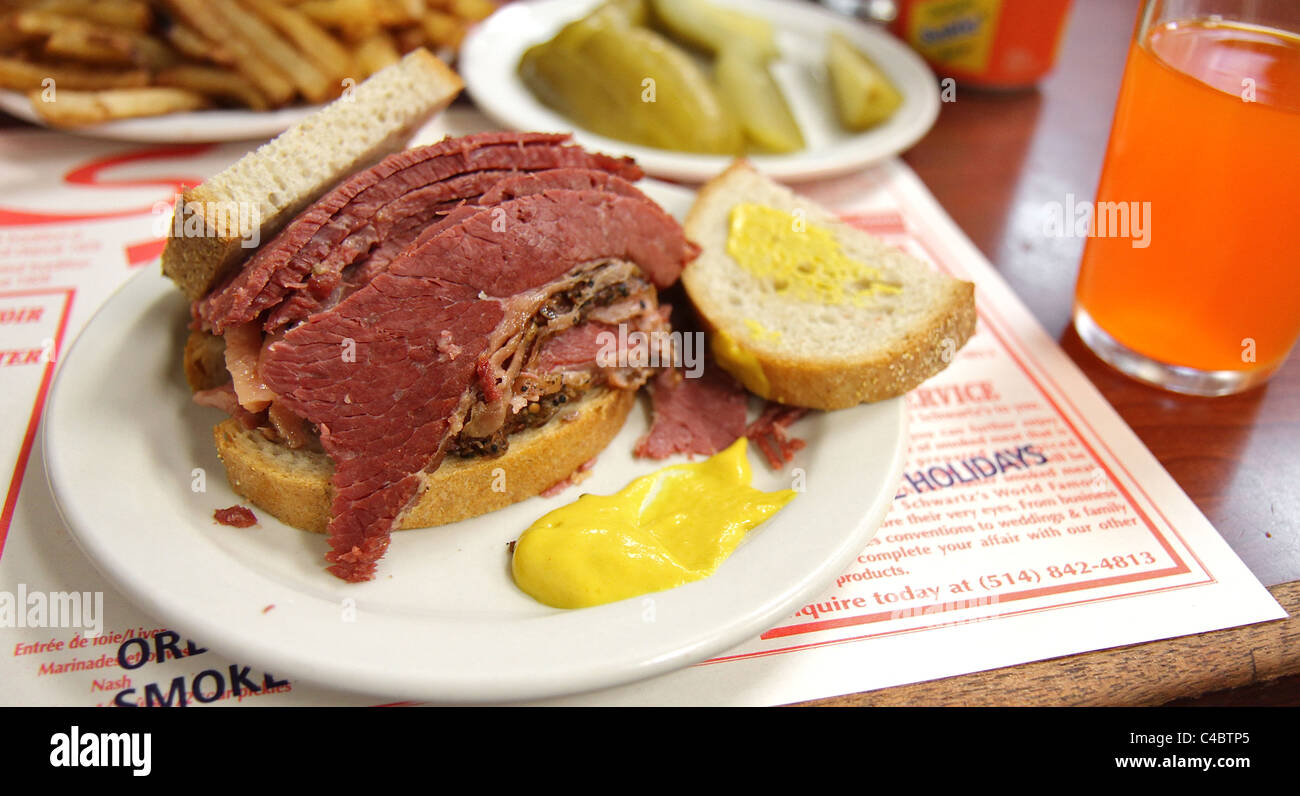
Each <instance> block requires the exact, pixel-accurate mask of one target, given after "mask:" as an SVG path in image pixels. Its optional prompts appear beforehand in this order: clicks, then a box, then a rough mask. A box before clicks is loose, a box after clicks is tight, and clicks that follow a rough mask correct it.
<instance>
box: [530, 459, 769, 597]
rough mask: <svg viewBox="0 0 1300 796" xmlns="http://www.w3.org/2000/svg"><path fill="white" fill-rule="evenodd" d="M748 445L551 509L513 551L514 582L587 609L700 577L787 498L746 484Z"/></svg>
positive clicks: (710, 571) (533, 592)
mask: <svg viewBox="0 0 1300 796" xmlns="http://www.w3.org/2000/svg"><path fill="white" fill-rule="evenodd" d="M746 447H747V446H746V441H745V438H744V437H741V438H740V439H738V440H736V441H735V442H734V443H733V444H732V445H731V446H730V447H729V448H727V449H726V450H724V451H722V452H720V453H718V454H715V455H714V456H711V457H710V458H708V459H706V460H704V461H701V462H691V463H688V464H677V465H672V466H669V467H665V468H663V469H661V470H658V471H656V472H654V473H651V474H649V475H645V476H642V477H640V478H638V479H636V480H635V481H633V482H632V483H630V484H628V485H627V486H626V487H624V488H623V489H622V490H620V491H618V492H616V493H614V494H612V495H583V496H582V497H580V498H578V499H577V500H576V501H574V502H573V503H570V504H569V505H567V506H563V507H561V508H558V509H556V510H555V511H552V512H551V513H549V514H547V515H546V516H544V517H542V518H541V519H539V520H538V521H537V522H535V523H533V524H532V525H531V526H530V527H529V528H528V530H526V531H524V533H523V535H521V536H520V537H519V540H518V542H517V543H516V544H515V552H514V558H513V560H512V562H511V571H512V573H513V575H514V579H515V583H516V584H517V585H518V586H519V588H520V589H522V590H523V591H524V592H525V593H527V594H528V595H530V596H531V597H533V598H534V599H536V600H537V601H538V602H541V603H545V604H546V605H551V606H555V607H556V608H585V607H587V606H592V605H601V604H602V603H608V602H614V601H615V600H623V599H626V598H628V597H635V596H637V595H641V594H648V593H650V592H656V591H663V590H664V589H671V588H674V587H676V586H681V585H682V584H684V583H690V582H691V581H696V580H700V579H701V578H706V577H708V576H709V575H711V574H713V572H714V571H715V570H716V569H717V568H718V566H719V565H721V564H722V562H723V561H725V560H726V558H727V557H728V556H729V555H731V553H732V551H733V550H735V549H736V545H738V544H740V540H741V539H742V538H743V537H744V535H745V533H746V532H748V531H749V530H750V529H751V528H753V527H754V526H756V525H758V524H760V523H762V522H763V521H764V520H766V519H767V518H768V517H771V516H772V515H773V514H775V513H776V512H778V511H780V510H781V508H782V507H783V506H785V504H786V503H789V502H790V500H791V499H792V498H793V497H794V495H795V493H794V491H793V490H789V489H785V490H780V491H777V492H763V491H762V490H759V489H755V488H754V487H752V486H750V481H751V478H752V472H751V470H750V467H749V459H748V457H747V455H746Z"/></svg>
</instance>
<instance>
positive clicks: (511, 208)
mask: <svg viewBox="0 0 1300 796" xmlns="http://www.w3.org/2000/svg"><path fill="white" fill-rule="evenodd" d="M640 176H641V171H640V169H638V168H637V167H636V166H635V165H634V164H633V163H632V162H631V161H630V160H627V159H615V158H610V157H606V156H603V155H598V154H592V153H588V152H585V151H583V150H582V149H581V148H579V147H577V146H574V145H572V144H569V143H568V142H567V136H562V135H550V134H540V133H491V134H483V135H474V136H468V137H463V138H456V139H447V140H444V141H442V142H440V143H438V144H434V145H432V146H427V147H423V148H417V149H411V150H407V151H404V152H399V153H397V154H395V155H392V156H390V157H388V158H387V159H385V160H383V161H381V162H380V163H378V164H377V165H375V166H374V167H372V168H370V169H367V170H365V171H362V172H360V173H358V174H356V175H354V176H351V177H350V178H348V179H346V180H344V181H343V182H342V183H341V184H339V185H338V186H337V187H336V188H334V189H333V190H332V191H330V192H329V193H327V194H326V195H325V196H323V197H322V198H320V199H319V200H318V201H317V202H315V203H314V204H313V205H311V206H310V207H308V208H307V209H306V210H305V211H303V212H302V213H300V214H299V215H298V216H297V217H296V218H295V219H294V220H293V221H291V222H290V223H289V224H288V225H287V226H286V227H285V228H284V229H283V230H282V231H281V232H280V233H279V234H278V235H277V236H275V237H274V238H273V239H271V240H270V241H269V242H267V243H266V244H265V245H264V246H263V247H262V248H261V249H260V250H258V251H257V252H256V253H255V254H253V256H251V257H250V258H249V259H248V260H247V261H246V262H245V263H244V264H243V266H242V267H241V268H240V269H239V270H238V271H237V272H236V273H234V274H232V275H231V276H229V277H228V278H227V279H226V280H225V281H224V282H222V283H220V284H218V285H217V286H216V287H215V288H214V289H213V290H212V291H211V292H209V293H208V294H207V295H206V296H204V297H203V298H201V299H200V300H198V301H196V302H194V304H193V306H192V314H193V317H194V324H193V330H194V331H193V333H192V335H191V341H190V345H189V346H188V349H189V351H190V352H191V355H190V359H191V361H192V362H193V363H194V364H193V366H192V367H191V368H190V369H189V370H190V372H191V375H192V378H191V382H192V384H194V385H195V386H200V387H204V388H205V389H202V390H200V391H199V392H198V393H197V394H196V400H198V401H199V402H200V403H203V404H206V405H212V406H218V407H221V408H223V409H225V410H227V411H228V412H230V413H231V415H232V416H233V417H235V418H236V419H238V420H239V421H240V422H241V423H242V424H243V425H244V426H245V427H246V428H249V429H257V430H258V431H259V432H260V433H261V434H262V435H264V436H265V437H266V439H268V440H272V441H274V442H276V443H278V444H280V445H283V446H285V447H287V448H290V449H305V450H312V449H315V450H319V451H323V452H324V453H325V454H327V455H328V457H329V458H330V460H332V462H333V466H334V470H333V476H332V479H331V483H332V506H331V511H330V520H329V524H328V532H329V535H330V547H331V551H330V552H329V553H328V554H327V556H326V557H327V560H328V561H329V562H330V563H331V565H332V566H331V567H330V571H331V572H333V573H334V574H335V575H337V576H339V577H341V578H343V579H345V580H349V581H360V580H368V579H370V578H372V577H373V575H374V572H375V567H376V562H377V561H378V560H379V559H380V557H381V556H382V555H383V553H384V551H385V550H386V548H387V546H388V541H389V534H390V531H391V530H392V529H393V528H394V526H395V524H396V523H397V522H398V520H399V518H400V516H401V515H402V514H403V512H404V511H406V510H407V509H408V508H409V507H410V506H411V505H412V503H413V501H415V500H416V499H417V498H418V496H419V495H420V492H421V490H422V486H423V483H424V481H423V476H424V475H425V474H427V473H430V472H433V471H435V470H437V468H438V467H439V466H440V464H441V462H442V461H443V459H444V457H445V456H447V455H448V454H453V455H456V456H462V457H474V456H500V455H503V454H505V453H506V452H507V450H508V449H509V446H510V441H511V438H512V435H514V434H516V433H518V432H520V431H523V430H526V429H529V428H534V427H537V426H539V425H541V424H544V423H546V422H547V421H548V420H550V419H551V418H552V417H553V416H554V415H556V414H557V413H563V412H564V411H566V410H565V407H566V406H572V404H573V403H574V402H575V401H578V400H580V399H581V398H582V396H583V395H585V394H587V393H589V392H592V391H596V390H622V391H634V390H636V389H637V388H639V387H640V386H641V385H642V384H643V383H644V382H645V381H646V380H647V379H648V378H650V377H651V376H653V375H654V372H655V371H654V369H652V368H649V367H640V366H628V365H627V364H626V361H625V360H623V359H618V358H616V359H615V360H609V361H605V360H600V361H598V357H597V352H598V350H599V349H600V347H601V345H602V340H606V339H609V338H608V337H605V336H602V334H601V333H602V332H614V331H615V330H617V329H618V327H620V326H625V327H626V328H625V329H624V330H623V335H622V339H626V337H627V335H628V334H629V333H630V332H637V331H639V332H645V333H647V335H646V338H645V339H648V340H651V341H664V340H667V339H668V338H667V335H666V334H655V332H667V331H668V329H669V322H668V313H667V308H666V307H664V308H661V307H660V306H659V303H658V292H657V291H658V289H660V288H664V287H667V286H669V285H671V284H672V283H673V282H675V281H676V280H677V278H678V276H679V274H680V273H681V270H682V268H683V267H684V266H685V265H686V264H687V263H688V262H689V261H690V260H691V259H692V258H693V257H694V256H695V255H696V253H697V249H696V247H695V246H694V245H693V244H691V243H690V242H688V241H687V240H686V238H685V236H684V234H683V232H682V229H681V227H680V226H679V225H678V224H677V222H676V221H675V220H674V219H673V218H671V217H670V216H669V215H667V214H666V213H665V212H664V211H663V210H662V209H661V208H660V207H659V206H658V205H656V204H655V203H654V202H652V201H651V200H649V199H648V198H647V197H645V196H644V195H643V194H642V193H641V192H640V191H639V190H637V189H636V188H635V187H633V186H632V185H631V182H630V181H631V180H636V179H638V178H640ZM612 336H613V337H616V338H617V337H618V335H616V334H615V335H612ZM222 341H224V350H223V348H222ZM218 352H220V353H218ZM671 358H672V356H671V352H670V351H664V352H658V354H657V355H656V356H655V357H651V358H650V361H658V362H668V361H670V360H671ZM638 361H641V360H638ZM223 364H224V368H223V367H222V365H223ZM195 373H198V374H200V375H199V377H197V378H196V377H194V375H193V374H195ZM227 373H228V375H229V378H228V379H227V378H226V374H227ZM237 488H238V485H237Z"/></svg>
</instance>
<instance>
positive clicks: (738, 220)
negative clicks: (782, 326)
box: [727, 202, 900, 306]
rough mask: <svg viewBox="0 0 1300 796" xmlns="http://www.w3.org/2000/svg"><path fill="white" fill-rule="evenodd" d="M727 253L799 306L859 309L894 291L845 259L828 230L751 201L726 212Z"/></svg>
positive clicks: (877, 276)
mask: <svg viewBox="0 0 1300 796" xmlns="http://www.w3.org/2000/svg"><path fill="white" fill-rule="evenodd" d="M727 254H729V255H731V257H732V259H734V260H735V261H736V262H737V263H739V264H740V266H741V267H742V268H744V269H745V270H747V271H749V272H750V273H751V274H753V275H754V276H757V277H759V278H760V279H764V280H767V281H768V282H769V283H770V284H771V285H772V289H773V290H774V291H775V292H776V293H778V294H784V295H788V296H791V297H793V298H797V299H800V300H802V301H811V302H817V303H820V304H844V303H846V302H849V303H853V304H855V305H857V306H863V305H865V304H866V303H868V302H869V301H870V300H871V298H872V297H873V296H875V295H876V294H877V293H897V292H898V291H899V290H900V288H899V287H898V286H897V285H890V284H887V283H884V282H881V281H880V272H879V271H878V270H876V269H875V268H872V267H871V266H868V265H865V264H864V263H860V262H858V261H857V260H854V259H852V258H850V257H848V256H847V255H845V254H844V252H843V251H842V250H841V249H840V244H839V242H838V241H836V240H835V235H834V234H833V233H832V232H831V231H830V230H829V229H826V228H825V227H820V226H817V225H816V224H810V223H808V221H807V220H806V219H805V218H803V217H802V216H796V215H794V214H793V213H787V212H785V211H784V210H777V209H776V208H774V207H768V206H767V205H760V204H754V203H753V202H742V203H740V204H738V205H736V206H735V207H733V208H731V215H730V221H729V224H728V230H727Z"/></svg>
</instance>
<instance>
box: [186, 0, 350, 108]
mask: <svg viewBox="0 0 1300 796" xmlns="http://www.w3.org/2000/svg"><path fill="white" fill-rule="evenodd" d="M209 2H211V3H212V4H214V5H215V6H216V7H217V9H218V10H219V11H220V12H221V14H222V15H223V16H225V18H226V21H227V22H228V23H229V24H230V26H231V27H232V28H233V29H234V30H235V32H236V35H238V36H240V37H242V38H243V39H244V40H245V41H247V42H248V43H249V44H250V45H251V46H252V47H253V48H255V49H256V50H257V51H258V52H260V53H261V54H262V55H264V56H265V57H266V60H268V61H270V62H271V63H272V64H275V66H276V67H278V68H279V69H280V71H281V72H283V73H284V74H286V75H288V76H289V79H290V80H292V81H293V83H294V85H296V86H297V87H298V90H299V91H300V92H301V93H302V95H303V96H304V97H306V98H307V100H308V101H309V102H322V101H324V100H325V99H326V98H328V97H329V96H331V92H332V91H333V90H334V89H335V88H336V84H335V83H334V82H333V81H331V80H330V79H329V78H327V77H326V76H325V75H324V74H323V73H322V72H321V71H320V70H319V69H317V68H316V66H315V65H314V64H312V62H311V61H309V60H308V59H307V58H306V57H304V56H303V55H302V54H301V53H299V52H298V51H297V50H295V49H294V48H293V45H291V44H289V42H287V41H285V40H284V39H283V38H282V37H281V36H280V34H278V33H276V32H275V29H274V28H272V27H271V26H270V25H267V24H266V23H265V22H263V21H262V20H261V18H260V17H258V16H257V15H256V14H254V13H252V12H251V11H249V10H248V9H246V8H244V7H243V6H241V5H239V4H238V3H236V2H235V0H209ZM333 93H337V92H333Z"/></svg>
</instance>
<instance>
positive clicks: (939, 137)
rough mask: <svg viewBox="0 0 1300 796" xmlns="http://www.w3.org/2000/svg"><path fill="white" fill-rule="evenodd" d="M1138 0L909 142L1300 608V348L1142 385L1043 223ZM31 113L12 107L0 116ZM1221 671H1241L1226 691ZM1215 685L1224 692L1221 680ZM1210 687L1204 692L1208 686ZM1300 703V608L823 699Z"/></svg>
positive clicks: (1188, 483) (1199, 496)
mask: <svg viewBox="0 0 1300 796" xmlns="http://www.w3.org/2000/svg"><path fill="white" fill-rule="evenodd" d="M1136 9H1137V0H1076V3H1075V9H1074V11H1073V12H1072V15H1071V19H1070V22H1069V29H1068V31H1067V34H1066V39H1065V41H1064V43H1063V47H1062V51H1061V59H1060V62H1059V64H1058V67H1057V69H1056V71H1055V73H1054V74H1053V75H1052V76H1051V77H1050V78H1048V79H1047V80H1046V81H1044V82H1043V83H1042V85H1041V86H1040V87H1039V89H1038V90H1037V91H1030V92H1021V93H1008V94H988V93H983V94H982V93H979V92H976V91H973V90H966V89H964V88H962V87H960V86H958V92H957V101H956V102H953V103H948V104H945V105H944V107H943V110H942V113H941V114H940V117H939V121H938V123H937V124H936V126H935V128H934V130H933V131H931V132H930V134H929V135H928V136H927V137H926V138H925V140H923V141H922V142H921V143H920V144H918V145H917V146H916V147H915V148H913V149H912V150H911V151H910V152H909V153H908V154H907V155H906V157H905V160H906V161H907V162H908V164H910V165H911V166H912V168H913V169H915V170H916V172H917V173H918V174H920V176H921V178H922V179H923V180H924V181H925V183H926V184H927V185H928V186H929V187H930V189H931V190H932V191H933V192H934V194H935V196H937V197H938V199H939V201H940V203H942V205H943V206H944V207H945V208H946V209H947V211H948V213H949V214H951V215H952V217H953V218H954V219H956V221H957V223H958V225H960V226H961V228H962V229H963V230H965V231H966V234H967V235H969V236H970V238H971V239H972V240H973V241H974V242H975V245H976V246H978V247H979V248H980V250H981V251H983V252H984V254H985V255H986V256H987V257H988V258H989V259H990V260H991V261H992V262H993V265H994V266H995V267H996V268H997V269H998V270H999V271H1000V272H1001V273H1002V275H1003V276H1004V277H1005V278H1006V280H1007V281H1008V282H1010V283H1011V286H1012V287H1013V288H1014V289H1015V290H1016V292H1017V293H1019V294H1020V296H1021V297H1022V298H1023V299H1024V301H1025V303H1026V304H1027V305H1028V306H1029V309H1030V310H1031V311H1032V312H1033V313H1034V315H1035V316H1037V318H1038V319H1039V321H1040V322H1042V324H1043V325H1044V326H1045V327H1046V328H1047V330H1048V332H1049V333H1051V334H1052V335H1054V336H1056V337H1057V339H1059V340H1060V342H1061V345H1062V346H1063V347H1064V349H1065V351H1066V353H1067V354H1069V356H1070V357H1071V358H1072V359H1074V361H1075V362H1076V363H1077V364H1078V365H1079V367H1081V368H1082V369H1083V371H1084V373H1086V374H1087V375H1088V377H1089V378H1090V379H1091V380H1092V381H1093V383H1094V384H1096V385H1097V387H1098V389H1100V390H1101V392H1102V394H1103V395H1105V396H1106V398H1107V399H1108V400H1109V401H1110V402H1111V404H1112V405H1114V407H1115V408H1116V410H1118V411H1119V413H1120V415H1121V416H1122V417H1123V418H1124V420H1125V421H1127V422H1128V424H1129V425H1130V426H1132V427H1133V430H1134V431H1136V432H1137V435H1138V436H1139V437H1140V438H1141V439H1142V441H1143V442H1144V443H1146V445H1147V446H1148V447H1150V449H1151V450H1152V452H1153V453H1154V454H1155V456H1156V458H1158V459H1159V460H1160V462H1161V463H1162V464H1163V465H1164V466H1165V467H1166V468H1167V469H1168V470H1169V472H1170V473H1171V474H1172V475H1173V477H1174V479H1175V480H1176V481H1177V482H1178V483H1179V484H1180V485H1181V486H1182V488H1183V489H1184V490H1185V491H1186V492H1187V494H1188V495H1189V496H1190V497H1191V498H1192V500H1193V501H1194V502H1195V503H1196V504H1197V505H1198V506H1199V507H1200V508H1201V510H1202V511H1203V512H1205V514H1206V516H1207V517H1208V518H1209V519H1210V522H1211V523H1213V525H1214V526H1215V527H1216V528H1218V529H1219V531H1220V532H1221V533H1222V534H1223V535H1224V537H1225V538H1226V539H1227V540H1228V542H1229V543H1230V544H1231V545H1232V547H1233V549H1235V550H1236V552H1237V554H1238V555H1239V556H1241V558H1242V559H1243V560H1244V561H1245V562H1246V564H1247V565H1248V566H1249V567H1250V568H1251V570H1252V571H1253V572H1254V573H1255V574H1256V575H1257V576H1258V577H1259V578H1260V580H1262V581H1263V582H1264V583H1265V585H1268V586H1270V587H1271V591H1272V592H1273V594H1274V595H1275V596H1276V597H1277V599H1278V601H1279V602H1281V604H1282V605H1283V606H1284V607H1285V608H1286V609H1287V612H1288V613H1289V614H1291V615H1292V616H1293V617H1296V616H1297V615H1300V529H1298V528H1297V525H1298V524H1300V523H1298V522H1297V519H1298V518H1300V489H1296V488H1295V486H1294V485H1296V484H1300V362H1297V361H1296V360H1297V359H1300V357H1292V359H1291V361H1290V362H1289V363H1288V364H1287V365H1286V366H1284V368H1283V369H1282V371H1281V372H1280V373H1279V374H1278V375H1277V376H1276V377H1275V378H1274V379H1273V381H1272V382H1271V383H1270V384H1269V385H1268V386H1266V387H1265V388H1263V389H1258V390H1254V391H1252V392H1249V393H1246V394H1243V395H1238V396H1233V397H1228V398H1216V399H1198V398H1186V397H1180V396H1176V395H1171V394H1168V393H1164V392H1161V391H1158V390H1154V389H1151V388H1148V387H1145V386H1143V385H1141V384H1138V383H1137V382H1134V381H1131V380H1129V379H1128V378H1126V377H1124V376H1122V375H1120V374H1118V373H1116V372H1115V371H1113V370H1111V369H1110V368H1109V367H1107V366H1106V365H1105V364H1103V363H1102V362H1101V361H1100V360H1098V359H1097V358H1096V357H1095V356H1093V355H1092V353H1091V352H1090V351H1088V350H1087V348H1086V347H1085V346H1084V345H1083V344H1082V343H1081V342H1080V341H1079V338H1078V337H1077V336H1076V335H1075V334H1074V332H1073V331H1072V330H1071V328H1070V324H1069V315H1070V309H1071V303H1072V295H1073V288H1074V278H1075V273H1076V270H1077V268H1078V263H1079V255H1080V253H1081V248H1082V245H1081V242H1080V241H1077V240H1060V239H1048V238H1044V237H1043V236H1042V235H1041V234H1040V233H1039V230H1040V227H1041V213H1042V208H1043V205H1044V203H1045V202H1050V201H1055V202H1063V201H1064V200H1065V196H1066V194H1068V193H1072V194H1074V195H1075V197H1077V198H1078V199H1079V200H1084V199H1088V198H1091V197H1092V195H1093V191H1094V190H1095V188H1096V183H1097V176H1098V173H1099V172H1100V169H1101V160H1102V155H1103V154H1104V152H1105V149H1106V137H1107V134H1108V132H1109V130H1110V120H1111V114H1112V110H1113V107H1114V103H1115V96H1116V93H1117V91H1118V88H1119V83H1120V77H1121V73H1122V70H1123V63H1124V55H1125V51H1126V49H1127V46H1128V38H1129V34H1130V31H1131V30H1132V26H1133V20H1134V18H1135V16H1136ZM17 124H20V123H19V122H17V121H16V120H14V119H12V118H10V117H6V116H4V115H2V114H0V127H6V126H13V125H17ZM1225 689H1237V690H1235V691H1225ZM1210 692H1217V693H1210ZM1207 693H1209V694H1210V695H1209V696H1201V695H1204V694H1207ZM1176 700H1181V702H1180V704H1293V705H1294V704H1300V618H1292V619H1289V620H1284V621H1278V622H1270V623H1267V624H1263V625H1256V626H1252V627H1246V628H1237V629H1233V630H1225V631H1219V632H1215V633H1205V634H1201V635H1197V636H1189V637H1184V638H1179V639H1173V640H1169V641H1160V642H1153V643H1149V644H1140V645H1136V646H1132V647H1124V648H1121V649H1116V650H1107V651H1103V652H1096V653H1089V654H1085V655H1076V656H1071V657H1067V658H1059V659H1054V660H1050V661H1044V662H1040V663H1033V664H1028V665H1024V666H1016V667H1010V668H1007V669H999V670H996V671H991V672H984V673H979V674H974V675H966V676H963V677H954V678H949V679H945V680H938V681H934V682H930V683H921V684H917V685H912V686H902V687H898V688H891V689H885V690H881V691H873V692H867V693H862V694H854V695H849V696H843V697H837V698H834V699H827V700H821V701H819V702H816V703H810V704H827V705H911V704H927V705H938V704H942V705H949V704H969V705H975V704H981V705H982V704H1053V705H1059V704H1109V705H1113V704H1146V705H1150V704H1164V703H1169V702H1171V701H1176Z"/></svg>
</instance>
